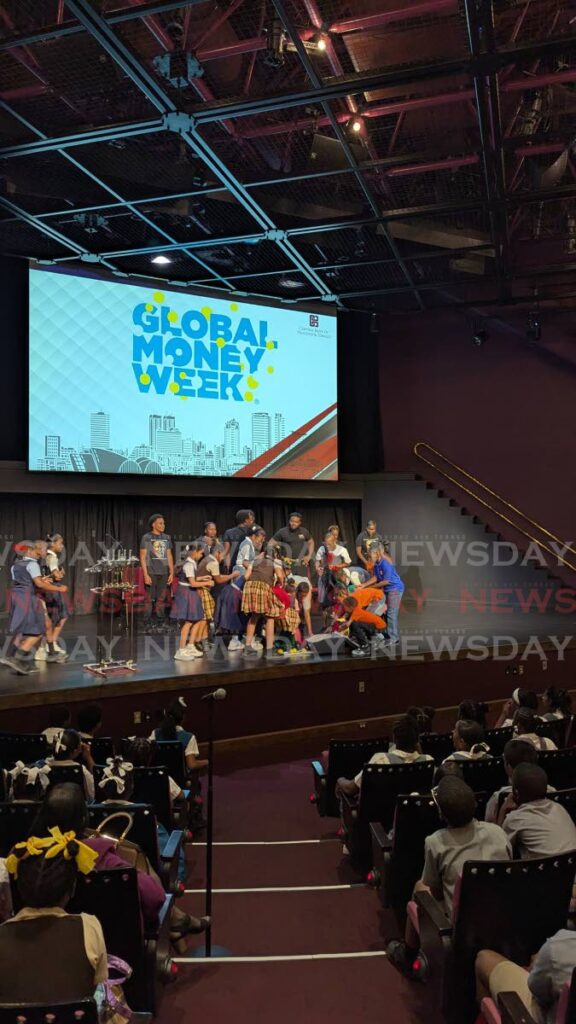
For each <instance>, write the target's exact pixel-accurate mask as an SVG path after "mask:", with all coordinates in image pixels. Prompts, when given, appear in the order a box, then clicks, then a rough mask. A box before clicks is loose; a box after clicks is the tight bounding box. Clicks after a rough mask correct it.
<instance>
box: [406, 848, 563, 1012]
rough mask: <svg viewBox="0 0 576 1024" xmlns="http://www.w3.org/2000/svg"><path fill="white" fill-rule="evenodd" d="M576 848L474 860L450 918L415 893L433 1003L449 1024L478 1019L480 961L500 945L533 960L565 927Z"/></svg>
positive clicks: (513, 956) (512, 956) (518, 959)
mask: <svg viewBox="0 0 576 1024" xmlns="http://www.w3.org/2000/svg"><path fill="white" fill-rule="evenodd" d="M575 870H576V852H575V853H564V854H560V855H558V856H556V857H542V858H538V859H535V860H520V861H467V862H466V864H465V865H464V871H463V872H462V879H461V883H460V887H459V890H458V889H457V891H456V897H455V904H456V906H455V914H454V919H453V922H452V921H450V920H449V919H448V918H447V917H446V914H445V912H444V908H443V906H441V905H440V904H439V903H438V902H437V901H436V900H435V899H434V898H433V897H432V896H431V894H430V893H428V892H418V893H416V894H415V901H416V904H417V908H418V921H419V926H420V946H421V948H422V951H423V953H424V955H425V957H426V960H427V962H428V968H429V980H430V988H431V993H430V997H431V1003H432V1006H433V1007H436V1008H437V1009H438V1010H441V1012H442V1013H443V1014H444V1017H445V1020H446V1022H447V1024H462V1021H467V1020H474V1008H475V978H474V963H475V959H476V955H477V953H479V952H480V950H481V949H493V950H495V951H496V952H497V953H501V954H502V956H505V957H507V958H508V959H509V960H513V961H514V963H517V964H521V965H522V964H528V963H529V962H530V958H531V957H532V956H533V955H534V953H537V952H538V950H539V949H540V948H541V947H542V946H543V944H544V942H545V941H546V939H548V938H550V936H551V935H554V934H555V933H556V932H557V931H558V930H559V929H560V928H564V927H565V926H566V920H567V917H568V911H569V907H570V898H571V895H572V883H573V881H574V873H575Z"/></svg>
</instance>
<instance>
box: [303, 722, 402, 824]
mask: <svg viewBox="0 0 576 1024" xmlns="http://www.w3.org/2000/svg"><path fill="white" fill-rule="evenodd" d="M388 745H389V740H388V737H387V736H382V737H380V738H379V739H375V740H330V745H329V748H328V765H327V767H325V766H324V765H323V764H322V762H321V761H312V775H313V780H314V797H313V802H314V803H315V804H316V809H317V811H318V814H319V815H320V817H321V818H325V817H326V818H337V817H338V816H339V814H340V805H339V803H338V799H337V797H336V794H335V792H334V790H335V787H336V782H337V781H338V779H341V778H345V779H353V778H354V776H355V775H357V774H358V772H359V771H360V769H361V768H362V765H365V764H367V763H368V761H369V760H370V758H371V757H372V755H373V754H377V753H380V752H384V753H386V751H387V750H388Z"/></svg>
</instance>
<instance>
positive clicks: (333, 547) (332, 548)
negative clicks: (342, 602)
mask: <svg viewBox="0 0 576 1024" xmlns="http://www.w3.org/2000/svg"><path fill="white" fill-rule="evenodd" d="M315 564H316V572H317V573H318V603H319V604H320V607H321V608H325V606H326V601H327V599H328V594H329V587H330V583H331V582H332V576H331V574H332V570H333V569H341V568H343V567H344V568H347V567H348V566H349V565H351V558H350V555H349V554H348V550H347V548H345V547H344V545H343V544H339V543H338V541H337V539H336V536H335V534H334V532H333V531H332V530H329V531H328V533H327V534H326V536H325V537H324V543H323V544H321V545H320V547H319V548H318V551H317V552H316V559H315Z"/></svg>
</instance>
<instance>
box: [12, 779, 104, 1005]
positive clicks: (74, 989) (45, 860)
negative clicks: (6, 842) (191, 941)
mask: <svg viewBox="0 0 576 1024" xmlns="http://www.w3.org/2000/svg"><path fill="white" fill-rule="evenodd" d="M73 788H74V789H75V790H78V792H79V787H78V786H74V787H73ZM97 856H98V855H97V854H96V853H95V852H94V851H93V850H90V849H89V848H88V847H87V846H86V844H84V843H83V842H81V841H80V840H79V839H78V838H77V836H76V834H75V833H74V832H72V833H70V834H64V833H62V832H60V829H58V828H56V827H52V828H51V829H50V830H49V832H47V834H46V836H40V837H39V838H38V837H36V836H32V837H31V838H30V839H27V840H25V841H23V842H21V843H17V844H16V846H15V847H14V849H13V851H12V853H11V854H10V856H9V857H8V858H7V861H6V865H7V867H8V870H9V872H10V873H11V874H12V875H13V876H14V878H15V879H16V888H17V890H18V894H19V897H20V901H21V904H22V909H21V910H20V911H19V912H18V913H17V914H16V915H15V916H14V917H11V918H10V919H9V920H7V921H5V922H4V924H2V925H0V1003H2V1004H3V1005H4V1004H7V1003H8V1004H15V1005H17V1006H21V1005H22V1004H23V1003H25V1004H27V1003H37V1004H39V1005H48V1006H53V1005H55V1004H56V1003H71V1002H76V1001H78V1000H81V999H91V998H93V996H94V991H95V989H96V986H97V985H98V984H99V983H100V982H104V981H106V980H107V978H108V961H107V953H106V945H105V943H104V935H103V933H102V927H101V925H100V922H99V921H98V919H97V918H96V917H94V916H93V915H92V914H68V913H67V912H66V910H65V907H66V906H67V905H68V903H69V902H70V900H71V898H72V896H73V894H74V889H75V887H76V878H77V875H78V872H79V871H80V872H82V873H84V874H88V873H89V872H90V871H91V870H92V869H93V867H94V863H95V861H96V860H97Z"/></svg>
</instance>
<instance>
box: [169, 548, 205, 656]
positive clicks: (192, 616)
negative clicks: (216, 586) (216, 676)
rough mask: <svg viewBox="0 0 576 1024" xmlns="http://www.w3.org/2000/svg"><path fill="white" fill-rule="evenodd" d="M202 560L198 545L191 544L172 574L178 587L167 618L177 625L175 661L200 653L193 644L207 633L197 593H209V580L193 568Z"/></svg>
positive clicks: (199, 654)
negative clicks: (182, 560)
mask: <svg viewBox="0 0 576 1024" xmlns="http://www.w3.org/2000/svg"><path fill="white" fill-rule="evenodd" d="M203 557H204V548H203V546H202V544H200V543H199V542H198V541H194V542H193V543H192V544H190V545H189V546H188V548H187V549H186V557H185V559H184V562H183V563H182V565H181V566H180V567H179V569H178V570H177V573H176V577H177V580H178V586H177V588H176V594H175V597H174V601H173V604H172V608H171V609H170V618H171V619H176V620H177V621H178V622H179V623H180V647H179V649H178V650H177V651H176V654H175V655H174V658H175V660H176V661H190V660H192V659H193V658H201V657H202V656H203V654H204V651H202V650H199V648H198V647H197V646H196V642H197V641H200V640H203V639H204V638H205V636H206V632H207V626H206V611H205V604H206V601H205V600H204V601H203V600H202V595H201V593H200V591H201V590H204V591H209V590H210V589H211V588H212V586H213V581H212V579H211V578H210V577H209V576H198V575H197V565H198V562H200V561H201V559H202V558H203ZM208 596H210V595H208Z"/></svg>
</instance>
